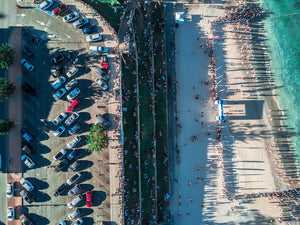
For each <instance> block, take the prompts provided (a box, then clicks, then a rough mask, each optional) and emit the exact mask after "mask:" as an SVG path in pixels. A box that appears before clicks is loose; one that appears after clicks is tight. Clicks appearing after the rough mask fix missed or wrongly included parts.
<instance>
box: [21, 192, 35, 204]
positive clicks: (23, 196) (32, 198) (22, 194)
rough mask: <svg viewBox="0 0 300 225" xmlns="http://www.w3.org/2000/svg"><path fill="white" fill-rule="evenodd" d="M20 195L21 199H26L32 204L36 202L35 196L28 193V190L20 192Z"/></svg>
mask: <svg viewBox="0 0 300 225" xmlns="http://www.w3.org/2000/svg"><path fill="white" fill-rule="evenodd" d="M20 195H21V197H22V198H24V199H25V201H26V202H28V203H32V202H33V201H34V196H33V194H31V192H28V191H26V190H24V189H23V190H22V191H21V192H20Z"/></svg>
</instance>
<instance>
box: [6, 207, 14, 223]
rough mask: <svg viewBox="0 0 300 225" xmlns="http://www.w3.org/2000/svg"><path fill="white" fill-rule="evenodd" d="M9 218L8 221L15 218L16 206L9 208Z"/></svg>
mask: <svg viewBox="0 0 300 225" xmlns="http://www.w3.org/2000/svg"><path fill="white" fill-rule="evenodd" d="M7 220H8V221H13V220H15V208H14V207H8V208H7Z"/></svg>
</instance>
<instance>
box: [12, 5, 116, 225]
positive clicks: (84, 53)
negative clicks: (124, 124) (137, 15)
mask: <svg viewBox="0 0 300 225" xmlns="http://www.w3.org/2000/svg"><path fill="white" fill-rule="evenodd" d="M71 8H73V9H74V6H71ZM20 13H22V14H24V15H26V16H23V17H22V18H19V19H20V21H19V23H22V24H24V25H25V24H26V25H28V26H27V27H26V28H25V29H23V45H25V46H26V47H28V48H29V49H30V50H31V51H32V52H33V56H32V57H30V58H28V60H29V61H30V62H31V63H32V64H33V66H34V67H35V68H34V70H33V71H28V70H26V69H25V68H24V69H23V80H24V82H25V83H28V84H29V85H30V86H32V87H33V88H34V89H35V90H36V92H37V95H36V96H32V95H31V94H29V93H27V92H24V96H23V127H26V128H27V129H28V130H29V131H30V132H31V134H32V135H33V137H34V140H33V142H32V146H33V148H34V149H35V150H36V153H35V154H33V155H32V156H30V157H31V158H32V159H33V161H34V162H35V164H36V165H35V167H34V169H29V168H25V166H24V175H23V177H25V178H27V179H28V180H29V181H30V182H31V183H32V184H33V185H34V186H35V187H36V189H35V190H34V191H33V194H34V196H35V198H36V201H34V202H33V203H31V204H28V203H27V202H25V201H23V203H24V206H25V207H24V208H23V212H25V213H28V214H29V215H30V217H31V218H32V219H33V221H34V222H35V223H36V224H55V223H56V222H59V221H63V220H66V221H69V222H70V220H68V218H67V215H68V214H69V213H71V212H72V211H73V210H74V209H69V208H68V207H67V203H68V202H69V201H70V200H71V199H72V198H73V197H69V196H68V195H67V191H68V190H70V189H71V187H73V186H74V185H72V186H71V187H69V188H68V190H67V191H65V192H64V193H63V194H62V195H60V196H58V197H54V196H53V192H54V191H55V190H56V189H57V188H58V187H59V186H60V185H61V184H63V183H65V182H66V180H67V179H68V178H70V177H71V176H72V175H73V174H74V173H75V172H78V171H79V172H80V173H81V174H82V177H81V178H80V180H79V181H78V182H77V183H80V184H81V186H82V191H81V193H82V194H83V196H84V198H85V193H86V191H89V190H92V192H93V196H94V197H93V206H92V207H91V208H88V207H86V206H85V199H84V201H82V202H81V203H80V204H79V205H78V207H79V209H80V217H82V218H83V220H84V224H99V223H100V222H102V221H111V209H110V167H109V158H110V156H109V152H108V151H103V152H101V153H100V154H97V153H93V154H90V153H89V152H88V151H86V148H87V144H86V138H85V136H86V135H87V134H88V131H89V129H90V127H91V125H92V124H93V123H96V122H97V120H96V115H98V114H101V115H104V118H106V119H107V120H110V119H111V118H112V117H113V116H115V115H114V114H112V113H111V112H110V110H109V108H110V107H111V106H110V105H109V104H113V103H114V102H113V101H111V100H110V97H111V94H110V92H111V90H112V89H113V88H114V87H113V82H111V81H109V89H110V90H109V91H107V92H104V91H103V90H101V88H100V87H99V86H98V85H97V84H96V83H95V79H96V78H98V77H99V75H98V74H96V73H95V71H94V70H95V65H99V57H100V55H99V54H91V53H89V51H88V49H89V45H88V43H87V42H86V40H85V37H86V35H84V34H83V33H82V31H81V29H74V28H73V26H72V24H66V23H63V22H62V19H61V17H60V16H59V17H58V18H55V17H52V16H51V15H49V14H46V13H44V12H42V11H41V10H39V9H20ZM91 22H92V23H93V22H95V21H91ZM95 24H97V23H96V22H95ZM99 31H101V32H103V31H104V30H103V29H102V28H101V27H99ZM103 36H104V40H105V41H109V42H110V43H111V41H112V40H110V36H109V35H106V34H105V33H104V35H103ZM105 41H104V42H97V43H96V44H95V45H98V46H104V44H105ZM93 45H94V44H93ZM58 54H62V55H63V56H64V58H65V59H64V60H63V61H62V62H61V63H60V64H59V65H58V66H57V67H59V66H61V67H63V68H64V69H65V72H67V71H68V70H69V69H70V68H72V66H74V62H76V65H75V66H76V67H77V68H78V72H77V73H76V74H75V75H74V76H73V77H71V78H68V77H67V76H65V77H66V78H67V80H66V81H65V84H66V83H68V82H69V81H70V80H72V79H73V78H76V79H77V81H78V83H77V85H76V86H74V87H72V88H71V89H70V90H68V91H67V93H66V94H65V95H64V96H62V97H61V99H59V100H56V101H55V100H54V98H53V94H54V93H55V92H56V91H57V90H59V88H58V89H57V90H55V89H54V88H53V87H52V84H53V82H54V81H55V80H56V79H57V78H54V77H53V76H52V75H51V73H52V72H53V69H54V66H53V63H52V62H51V59H52V57H53V56H55V55H58ZM108 59H109V61H112V60H113V59H112V58H111V56H110V55H109V57H108ZM65 84H63V85H62V86H61V87H64V85H65ZM61 87H60V88H61ZM75 88H79V89H80V94H79V95H78V98H79V99H80V100H81V104H80V105H79V106H78V107H77V108H76V110H75V111H76V112H77V113H78V114H79V118H78V119H77V120H76V122H74V123H73V124H72V125H70V126H66V125H65V123H64V122H65V121H63V122H62V123H61V124H59V125H57V126H54V125H53V123H52V121H53V120H54V119H55V118H56V117H57V116H58V115H59V114H61V113H62V112H65V113H66V114H67V116H68V117H69V116H70V115H72V113H70V112H67V106H68V105H70V103H71V102H72V101H68V100H67V97H66V96H67V94H69V93H70V92H71V91H72V90H74V89H75ZM76 123H78V124H79V126H80V130H79V132H78V133H77V134H73V135H70V134H69V133H68V131H69V128H70V127H72V126H73V125H75V124H76ZM61 125H63V126H64V127H66V128H67V129H66V130H65V131H64V132H63V133H62V135H61V136H60V137H55V136H54V135H53V134H54V132H55V130H56V129H57V128H58V127H59V126H61ZM115 126H116V124H115V123H112V127H111V128H110V129H113V128H115ZM76 135H78V136H80V137H81V141H80V142H79V144H78V145H76V149H78V150H79V154H78V155H77V156H75V158H74V159H72V161H71V162H70V163H69V164H71V163H72V162H74V161H75V160H79V162H80V167H79V168H78V169H77V170H76V171H75V172H67V167H66V168H65V169H63V170H62V171H60V172H55V171H54V167H55V166H57V165H58V164H59V163H60V161H59V160H58V161H54V160H53V156H54V155H56V154H57V153H58V152H59V151H60V150H61V149H66V150H67V152H68V154H69V153H71V151H72V149H68V148H67V143H68V142H69V141H70V140H71V139H73V138H74V137H75V136H76ZM16 194H17V193H16ZM17 195H18V194H17ZM75 196H76V195H75Z"/></svg>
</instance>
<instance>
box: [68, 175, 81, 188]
mask: <svg viewBox="0 0 300 225" xmlns="http://www.w3.org/2000/svg"><path fill="white" fill-rule="evenodd" d="M81 176H82V175H81V173H80V172H77V173H75V174H74V175H73V176H71V177H70V178H69V179H68V180H67V184H68V185H70V186H71V185H73V184H75V183H76V182H77V181H78V180H79V179H80V177H81Z"/></svg>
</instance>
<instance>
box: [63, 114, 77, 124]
mask: <svg viewBox="0 0 300 225" xmlns="http://www.w3.org/2000/svg"><path fill="white" fill-rule="evenodd" d="M78 118H79V113H77V112H75V113H73V114H72V115H71V116H69V118H68V119H67V120H66V121H65V124H66V126H70V125H71V124H72V123H73V122H74V121H75V120H77V119H78Z"/></svg>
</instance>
